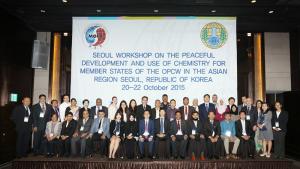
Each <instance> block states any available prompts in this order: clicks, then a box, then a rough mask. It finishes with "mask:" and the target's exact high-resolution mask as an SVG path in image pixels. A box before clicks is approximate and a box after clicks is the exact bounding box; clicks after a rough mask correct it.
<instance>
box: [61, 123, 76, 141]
mask: <svg viewBox="0 0 300 169" xmlns="http://www.w3.org/2000/svg"><path fill="white" fill-rule="evenodd" d="M61 126H62V127H61V132H60V135H61V136H69V138H71V137H72V136H73V134H74V132H75V130H76V127H77V122H76V120H73V119H72V120H71V121H70V122H69V124H68V126H67V121H64V122H63V123H62V125H61Z"/></svg>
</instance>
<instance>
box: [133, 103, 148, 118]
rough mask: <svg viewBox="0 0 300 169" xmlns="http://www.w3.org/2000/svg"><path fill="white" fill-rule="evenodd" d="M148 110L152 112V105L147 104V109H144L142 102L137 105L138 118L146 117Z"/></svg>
mask: <svg viewBox="0 0 300 169" xmlns="http://www.w3.org/2000/svg"><path fill="white" fill-rule="evenodd" d="M146 110H147V111H149V112H150V111H151V106H149V105H146V109H145V110H144V108H143V105H142V104H140V105H138V106H137V107H136V118H137V120H138V121H139V120H141V119H144V112H145V111H146Z"/></svg>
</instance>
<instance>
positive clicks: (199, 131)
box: [188, 120, 204, 135]
mask: <svg viewBox="0 0 300 169" xmlns="http://www.w3.org/2000/svg"><path fill="white" fill-rule="evenodd" d="M188 126H189V132H188V133H189V135H190V134H192V130H195V131H196V135H200V134H204V129H203V123H202V122H201V120H197V126H195V123H194V121H193V120H189V121H188Z"/></svg>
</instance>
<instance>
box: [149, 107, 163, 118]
mask: <svg viewBox="0 0 300 169" xmlns="http://www.w3.org/2000/svg"><path fill="white" fill-rule="evenodd" d="M159 110H161V108H159ZM155 117H156V107H154V108H152V109H151V111H150V119H152V120H155Z"/></svg>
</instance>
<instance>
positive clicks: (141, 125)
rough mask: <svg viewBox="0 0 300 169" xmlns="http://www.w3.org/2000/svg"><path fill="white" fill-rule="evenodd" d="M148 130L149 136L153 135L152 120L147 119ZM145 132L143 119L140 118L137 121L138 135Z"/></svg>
mask: <svg viewBox="0 0 300 169" xmlns="http://www.w3.org/2000/svg"><path fill="white" fill-rule="evenodd" d="M148 132H149V136H148V137H150V136H154V121H153V120H151V119H149V120H148ZM144 133H145V119H142V120H140V122H139V135H140V136H141V135H143V134H144Z"/></svg>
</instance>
